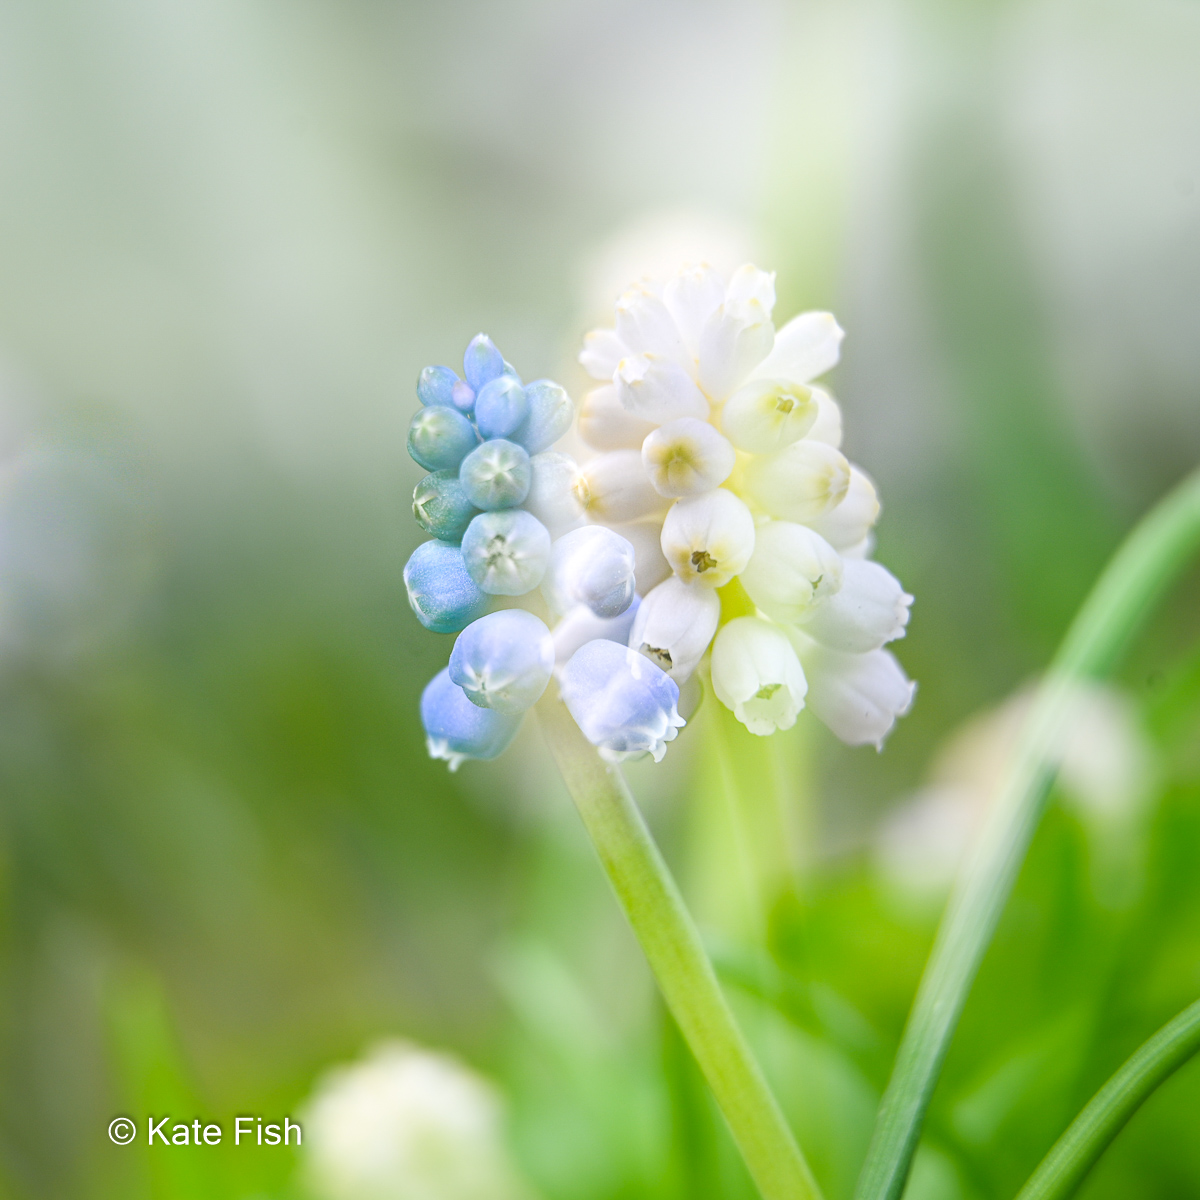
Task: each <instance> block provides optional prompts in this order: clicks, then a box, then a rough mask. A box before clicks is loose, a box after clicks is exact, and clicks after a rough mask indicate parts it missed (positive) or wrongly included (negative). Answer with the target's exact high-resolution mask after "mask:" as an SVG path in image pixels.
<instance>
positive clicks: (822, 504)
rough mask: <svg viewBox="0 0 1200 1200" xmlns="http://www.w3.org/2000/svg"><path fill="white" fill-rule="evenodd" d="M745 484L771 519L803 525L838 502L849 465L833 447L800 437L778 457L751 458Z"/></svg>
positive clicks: (844, 490)
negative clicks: (796, 522) (775, 518)
mask: <svg viewBox="0 0 1200 1200" xmlns="http://www.w3.org/2000/svg"><path fill="white" fill-rule="evenodd" d="M745 481H746V488H747V490H748V491H749V493H750V495H751V496H753V497H754V499H755V500H757V501H758V503H759V504H761V505H762V506H763V508H765V509H766V510H767V512H769V513H770V514H771V516H773V517H778V518H779V519H780V520H783V521H799V522H801V523H802V524H803V523H806V522H808V521H810V520H811V519H812V518H813V517H818V516H820V515H821V514H822V513H825V512H828V511H829V510H830V509H831V508H834V507H835V506H836V505H838V504H840V503H841V501H842V497H843V496H845V494H846V490H847V488H849V486H850V464H849V463H848V462H847V461H846V459H845V458H844V457H843V455H842V454H841V452H840V451H838V450H835V449H834V448H833V447H832V446H827V445H826V444H825V443H824V442H814V441H813V440H812V439H811V438H803V439H801V440H800V441H798V442H793V443H792V444H791V445H790V446H788V448H787V449H786V450H781V451H780V452H779V453H778V454H770V455H763V456H762V457H761V458H754V459H752V460H751V461H750V462H749V463H748V464H747V466H746V475H745Z"/></svg>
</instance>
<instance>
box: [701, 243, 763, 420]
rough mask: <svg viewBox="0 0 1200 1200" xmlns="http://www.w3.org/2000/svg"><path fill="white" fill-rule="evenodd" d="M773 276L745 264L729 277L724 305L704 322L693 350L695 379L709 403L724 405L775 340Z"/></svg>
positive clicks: (761, 359)
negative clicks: (694, 352)
mask: <svg viewBox="0 0 1200 1200" xmlns="http://www.w3.org/2000/svg"><path fill="white" fill-rule="evenodd" d="M774 307H775V276H774V274H769V273H768V272H766V271H760V270H758V268H757V267H753V266H750V265H749V264H747V265H746V266H744V267H739V268H738V270H737V271H735V272H734V274H733V278H732V279H731V280H730V281H729V287H728V288H727V289H726V293H725V302H724V303H723V304H722V305H721V307H720V308H718V309H717V311H716V312H714V313H713V315H712V316H711V317H709V319H708V321H707V322H706V323H705V325H704V329H703V331H702V332H701V334H700V342H699V346H698V348H697V351H698V352H697V378H698V379H699V381H700V386H701V387H702V388H703V389H704V391H705V393H706V394H707V396H708V398H709V399H710V400H712V401H713V402H714V403H717V402H720V401H722V400H725V399H726V398H727V397H728V396H729V395H730V394H731V393H732V392H733V391H734V390H735V389H736V388H737V387H738V386H739V385H740V384H742V383H743V382H745V380H746V378H747V377H748V376H749V374H750V372H751V371H752V370H753V369H754V368H755V367H756V366H758V364H759V363H761V362H762V361H763V359H764V358H766V357H767V355H768V354H769V353H770V351H771V347H772V345H773V344H774V341H775V327H774V325H772V324H771V310H772V309H773V308H774Z"/></svg>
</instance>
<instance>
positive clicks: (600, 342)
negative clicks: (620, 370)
mask: <svg viewBox="0 0 1200 1200" xmlns="http://www.w3.org/2000/svg"><path fill="white" fill-rule="evenodd" d="M628 353H629V350H628V349H627V348H626V346H625V344H624V343H623V342H622V341H621V339H620V338H619V337H617V333H616V330H615V329H593V330H592V332H591V333H589V334H588V335H587V336H586V337H585V338H584V339H583V349H582V350H581V351H580V352H579V362H580V364H581V365H582V366H583V369H584V370H585V371H586V372H587V373H588V374H589V375H590V376H591V377H592V378H593V379H611V378H612V377H613V374H614V373H615V372H616V369H617V363H619V362H620V361H621V359H623V358H624V357H625V356H626V355H627V354H628Z"/></svg>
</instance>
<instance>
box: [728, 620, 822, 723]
mask: <svg viewBox="0 0 1200 1200" xmlns="http://www.w3.org/2000/svg"><path fill="white" fill-rule="evenodd" d="M712 683H713V691H714V692H716V694H717V699H718V700H720V701H721V703H722V704H724V705H725V707H726V708H728V709H730V710H731V711H732V712H733V714H734V716H736V717H737V719H738V720H739V721H741V723H742V724H743V725H745V726H746V728H747V729H749V730H750V732H751V733H755V734H758V735H759V736H765V735H767V734H771V733H774V732H775V731H776V730H777V729H790V728H791V727H792V726H793V725H794V724H795V723H796V715H797V713H799V711H800V710H801V709H802V708H803V707H804V696H805V693H806V692H807V690H808V684H807V683H806V681H805V677H804V670H803V668H802V667H801V665H800V660H799V659H798V658H797V657H796V651H795V650H794V649H793V648H792V644H791V642H790V641H789V640H788V638H787V635H786V634H785V633H784V632H783V630H781V629H780V628H779V626H777V625H773V624H772V623H771V622H770V621H763V620H760V619H759V618H758V617H737V618H735V619H734V620H732V621H730V622H729V624H728V625H725V626H723V627H722V629H721V631H720V632H719V633H718V634H717V638H716V641H715V642H713V651H712Z"/></svg>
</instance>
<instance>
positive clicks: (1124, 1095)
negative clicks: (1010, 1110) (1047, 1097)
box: [1017, 1000, 1200, 1200]
mask: <svg viewBox="0 0 1200 1200" xmlns="http://www.w3.org/2000/svg"><path fill="white" fill-rule="evenodd" d="M1198 1050H1200V1000H1198V1001H1196V1003H1195V1004H1193V1005H1192V1006H1191V1007H1190V1008H1185V1009H1184V1010H1183V1012H1181V1013H1180V1014H1179V1016H1177V1017H1176V1018H1175V1019H1174V1020H1173V1021H1171V1022H1169V1023H1168V1024H1166V1025H1164V1026H1163V1027H1162V1028H1161V1029H1160V1030H1159V1031H1158V1032H1157V1033H1156V1034H1155V1035H1154V1036H1153V1037H1152V1038H1151V1039H1150V1040H1149V1041H1148V1042H1146V1043H1145V1044H1144V1045H1142V1047H1141V1048H1140V1049H1139V1050H1138V1051H1137V1052H1136V1053H1135V1054H1134V1055H1133V1057H1132V1058H1130V1059H1128V1060H1127V1061H1126V1062H1125V1064H1124V1066H1122V1067H1121V1069H1120V1070H1119V1071H1118V1072H1117V1073H1116V1074H1115V1075H1114V1076H1113V1077H1112V1078H1111V1079H1110V1080H1109V1081H1108V1082H1107V1083H1106V1084H1105V1085H1104V1086H1103V1087H1102V1088H1101V1089H1100V1090H1099V1091H1098V1092H1097V1093H1096V1094H1095V1096H1093V1097H1092V1099H1091V1102H1090V1103H1089V1104H1088V1106H1087V1107H1086V1108H1085V1109H1084V1110H1083V1112H1081V1113H1080V1114H1079V1116H1077V1117H1076V1118H1075V1120H1074V1121H1072V1122H1071V1125H1070V1128H1068V1130H1067V1131H1066V1133H1064V1134H1063V1135H1062V1137H1060V1138H1059V1139H1058V1141H1057V1142H1055V1143H1054V1146H1053V1147H1052V1148H1051V1150H1050V1153H1049V1154H1047V1155H1046V1157H1045V1158H1044V1159H1042V1161H1041V1163H1040V1164H1039V1165H1038V1169H1037V1170H1036V1171H1034V1173H1033V1174H1032V1175H1031V1176H1030V1178H1029V1182H1028V1183H1027V1184H1026V1185H1025V1186H1024V1187H1023V1188H1022V1189H1021V1192H1020V1195H1018V1196H1017V1200H1067V1198H1068V1197H1069V1196H1073V1195H1074V1194H1075V1191H1076V1189H1077V1188H1078V1187H1079V1185H1080V1184H1081V1183H1082V1182H1083V1180H1084V1178H1085V1176H1086V1175H1087V1173H1088V1172H1089V1171H1090V1170H1091V1169H1092V1167H1094V1166H1095V1165H1096V1160H1097V1159H1098V1158H1099V1157H1100V1155H1101V1154H1103V1153H1104V1151H1105V1150H1107V1149H1108V1147H1109V1145H1110V1143H1111V1142H1112V1140H1113V1138H1115V1137H1116V1136H1117V1134H1118V1133H1120V1132H1121V1130H1122V1129H1124V1128H1125V1123H1126V1122H1127V1121H1128V1120H1129V1118H1130V1117H1132V1116H1133V1114H1134V1113H1135V1112H1137V1110H1138V1109H1139V1108H1140V1107H1141V1106H1142V1104H1143V1103H1144V1102H1145V1101H1146V1099H1147V1098H1148V1097H1149V1096H1150V1094H1151V1092H1153V1091H1154V1089H1155V1088H1157V1087H1158V1085H1159V1084H1160V1083H1163V1082H1164V1081H1165V1080H1167V1079H1169V1078H1170V1077H1171V1075H1173V1074H1174V1073H1175V1072H1176V1071H1177V1070H1178V1069H1179V1068H1180V1067H1182V1066H1183V1064H1184V1063H1185V1062H1187V1061H1188V1059H1190V1058H1191V1057H1192V1055H1194V1054H1195V1053H1196V1051H1198Z"/></svg>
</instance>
